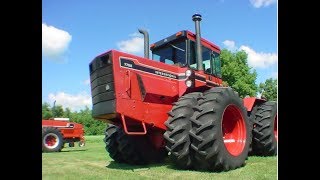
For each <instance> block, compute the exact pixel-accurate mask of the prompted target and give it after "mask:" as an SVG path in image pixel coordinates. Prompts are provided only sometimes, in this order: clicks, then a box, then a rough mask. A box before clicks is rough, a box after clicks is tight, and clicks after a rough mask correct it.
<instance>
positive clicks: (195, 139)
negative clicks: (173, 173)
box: [190, 87, 251, 171]
mask: <svg viewBox="0 0 320 180" xmlns="http://www.w3.org/2000/svg"><path fill="white" fill-rule="evenodd" d="M198 104H199V110H196V111H195V113H194V115H193V116H192V118H191V121H192V130H191V131H190V137H191V149H192V150H193V151H194V164H195V168H196V169H199V170H210V171H228V170H232V169H235V168H238V167H241V166H243V165H244V163H245V160H246V158H247V157H248V151H249V145H250V142H251V137H250V136H251V132H250V129H249V121H248V117H247V111H246V109H245V107H244V105H243V101H242V99H240V98H239V96H238V93H236V92H235V91H233V90H232V89H231V88H224V87H216V88H212V89H210V90H208V91H206V92H204V93H203V99H201V100H199V103H198Z"/></svg>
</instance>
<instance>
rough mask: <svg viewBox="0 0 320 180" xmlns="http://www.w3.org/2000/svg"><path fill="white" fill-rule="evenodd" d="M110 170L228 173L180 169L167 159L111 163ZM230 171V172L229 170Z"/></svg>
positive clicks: (108, 166)
mask: <svg viewBox="0 0 320 180" xmlns="http://www.w3.org/2000/svg"><path fill="white" fill-rule="evenodd" d="M246 165H247V163H244V164H243V165H242V166H241V167H239V168H236V169H241V168H243V167H245V166H246ZM106 167H107V168H110V169H121V170H131V171H144V170H150V169H151V168H155V167H165V168H166V169H172V170H177V171H188V172H190V171H192V172H199V173H212V174H219V173H225V172H228V171H209V170H200V169H181V168H179V167H177V166H176V165H174V164H173V163H171V162H170V160H169V159H166V160H165V161H163V162H162V163H155V164H148V165H129V164H125V163H117V162H115V161H111V162H110V164H108V165H107V166H106ZM230 171H231V170H230Z"/></svg>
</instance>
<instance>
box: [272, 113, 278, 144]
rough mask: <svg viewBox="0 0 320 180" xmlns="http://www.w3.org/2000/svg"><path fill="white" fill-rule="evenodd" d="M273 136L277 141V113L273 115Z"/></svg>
mask: <svg viewBox="0 0 320 180" xmlns="http://www.w3.org/2000/svg"><path fill="white" fill-rule="evenodd" d="M273 127H274V128H273V132H274V137H275V138H276V141H278V117H277V115H276V116H275V117H274V126H273Z"/></svg>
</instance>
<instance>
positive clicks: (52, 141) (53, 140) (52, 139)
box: [43, 133, 60, 149]
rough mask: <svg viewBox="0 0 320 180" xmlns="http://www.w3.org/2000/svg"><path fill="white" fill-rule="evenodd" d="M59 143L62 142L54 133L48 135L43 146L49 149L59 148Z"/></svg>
mask: <svg viewBox="0 0 320 180" xmlns="http://www.w3.org/2000/svg"><path fill="white" fill-rule="evenodd" d="M59 141H60V140H59V138H58V136H57V135H56V134H54V133H48V134H47V135H45V137H44V138H43V144H44V145H45V147H46V148H48V149H54V148H56V147H57V146H58V144H59Z"/></svg>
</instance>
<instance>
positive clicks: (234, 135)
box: [222, 105, 247, 156]
mask: <svg viewBox="0 0 320 180" xmlns="http://www.w3.org/2000/svg"><path fill="white" fill-rule="evenodd" d="M222 118H223V119H222V133H223V142H224V145H225V147H226V149H227V150H228V152H229V153H230V154H231V155H233V156H238V155H239V154H241V153H242V151H243V149H244V146H245V144H246V136H247V132H246V123H245V120H244V118H243V116H242V114H241V111H240V110H239V108H238V107H237V106H235V105H229V106H227V107H226V108H225V110H224V112H223V116H222Z"/></svg>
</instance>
